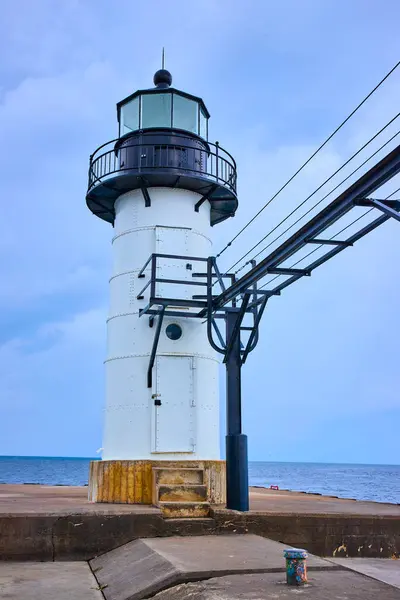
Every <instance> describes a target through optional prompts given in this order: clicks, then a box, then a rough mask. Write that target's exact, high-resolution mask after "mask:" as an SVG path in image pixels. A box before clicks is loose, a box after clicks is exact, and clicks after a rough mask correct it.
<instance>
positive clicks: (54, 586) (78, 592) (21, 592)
mask: <svg viewBox="0 0 400 600" xmlns="http://www.w3.org/2000/svg"><path fill="white" fill-rule="evenodd" d="M3 598H4V600H5V599H6V598H7V600H102V598H103V596H102V593H101V591H100V590H99V589H98V584H97V582H96V579H95V578H94V576H93V574H92V573H91V571H90V569H89V566H88V564H87V563H85V562H72V563H67V562H65V563H62V564H60V563H57V564H56V563H28V564H27V563H3V564H0V599H3Z"/></svg>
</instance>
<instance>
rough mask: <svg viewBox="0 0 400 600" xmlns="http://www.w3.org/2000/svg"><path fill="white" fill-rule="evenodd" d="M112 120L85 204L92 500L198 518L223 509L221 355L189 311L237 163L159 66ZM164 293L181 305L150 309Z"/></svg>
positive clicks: (199, 105) (230, 211)
mask: <svg viewBox="0 0 400 600" xmlns="http://www.w3.org/2000/svg"><path fill="white" fill-rule="evenodd" d="M117 117H118V127H119V131H118V138H117V139H115V140H112V141H111V142H107V143H105V144H102V145H101V146H100V147H99V148H98V149H97V150H96V152H94V154H93V155H92V156H91V157H90V167H89V182H88V191H87V196H86V202H87V206H88V208H89V209H90V210H91V212H92V213H93V214H94V215H96V216H97V217H99V218H101V219H103V220H104V221H107V222H108V223H110V224H111V225H112V228H110V231H111V232H112V239H111V251H112V272H111V276H110V281H109V293H110V304H109V314H108V318H107V355H106V358H105V371H106V393H105V396H106V400H105V411H104V432H103V454H102V460H100V461H93V462H92V463H91V468H90V477H89V499H90V500H92V501H94V502H117V503H119V502H121V503H138V504H156V505H159V506H160V507H161V508H162V510H163V512H164V515H165V516H167V517H168V516H175V515H185V516H203V515H206V514H207V510H208V506H209V505H210V504H223V503H224V502H225V462H224V461H222V460H221V454H220V414H219V413H220V409H219V360H220V359H219V358H218V355H217V353H216V352H215V350H214V349H213V348H212V346H211V345H210V344H209V341H208V338H207V324H206V323H205V322H204V319H195V318H188V317H190V316H192V315H193V311H195V310H196V307H198V306H201V305H202V303H204V301H203V300H202V298H204V297H205V295H206V292H207V290H206V289H205V287H204V286H206V283H205V278H204V276H205V270H206V264H207V262H206V261H207V259H208V257H209V256H212V237H213V227H214V226H215V225H217V224H218V223H221V222H223V221H224V220H226V219H227V218H230V217H232V216H234V214H235V211H236V209H237V205H238V201H237V195H236V164H235V161H234V159H233V158H232V156H231V155H230V154H229V153H228V152H227V151H225V150H223V149H222V147H221V146H220V145H219V143H218V142H217V143H215V144H214V143H211V142H210V141H209V140H208V123H209V117H210V114H209V112H208V110H207V107H206V105H205V103H204V102H203V100H202V99H201V98H199V97H197V96H193V95H191V94H188V93H187V92H183V91H181V90H178V89H176V88H174V87H172V76H171V74H170V73H169V72H168V71H167V70H165V69H164V68H163V69H161V70H159V71H157V73H156V74H155V75H154V87H152V88H150V89H145V90H138V91H136V92H134V93H133V94H131V95H130V96H128V97H127V98H125V99H124V100H122V101H121V102H119V103H118V104H117ZM149 257H150V258H149ZM202 261H203V262H202ZM208 287H209V286H208ZM171 289H174V292H173V298H181V299H183V300H171V298H170V299H169V300H168V301H165V302H164V301H163V305H162V306H160V305H158V306H157V310H155V311H154V314H152V310H151V309H150V308H149V302H150V301H154V296H157V297H160V298H161V297H164V298H165V296H166V295H170V296H171V294H170V290H171ZM152 298H153V300H152ZM160 302H161V301H160ZM146 307H147V310H146Z"/></svg>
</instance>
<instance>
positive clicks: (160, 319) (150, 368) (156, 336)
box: [147, 308, 164, 388]
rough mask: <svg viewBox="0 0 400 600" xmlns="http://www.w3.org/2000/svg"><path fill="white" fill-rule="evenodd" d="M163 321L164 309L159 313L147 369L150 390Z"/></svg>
mask: <svg viewBox="0 0 400 600" xmlns="http://www.w3.org/2000/svg"><path fill="white" fill-rule="evenodd" d="M163 320H164V308H162V309H161V311H160V313H159V316H158V321H157V327H156V331H155V333H154V340H153V347H152V349H151V354H150V360H149V366H148V369H147V387H148V388H151V387H152V385H153V367H154V361H155V359H156V352H157V346H158V340H159V339H160V333H161V327H162V324H163Z"/></svg>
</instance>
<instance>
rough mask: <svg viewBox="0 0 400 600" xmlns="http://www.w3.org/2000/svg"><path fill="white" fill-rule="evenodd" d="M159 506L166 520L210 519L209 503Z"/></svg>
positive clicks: (168, 503) (161, 503)
mask: <svg viewBox="0 0 400 600" xmlns="http://www.w3.org/2000/svg"><path fill="white" fill-rule="evenodd" d="M158 506H159V507H160V508H161V512H162V514H163V516H164V518H166V519H178V518H185V519H187V518H190V517H193V518H199V517H208V515H209V514H210V504H209V503H208V502H159V504H158Z"/></svg>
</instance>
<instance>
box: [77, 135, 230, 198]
mask: <svg viewBox="0 0 400 600" xmlns="http://www.w3.org/2000/svg"><path fill="white" fill-rule="evenodd" d="M163 137H164V136H158V137H157V141H147V140H146V136H142V137H140V136H135V137H132V138H125V139H124V138H120V139H115V140H111V141H110V142H107V143H105V144H103V145H102V146H100V147H99V148H98V149H97V150H96V151H95V152H94V154H92V156H91V157H90V166H89V182H88V191H90V190H91V189H92V188H93V187H94V186H96V185H97V184H99V183H102V182H103V181H106V180H107V179H108V178H110V177H112V176H115V175H116V174H118V173H121V174H123V173H126V174H128V173H135V174H141V173H143V174H145V173H150V172H157V171H158V172H160V171H161V172H163V171H169V172H171V171H172V172H174V171H175V172H177V173H182V174H185V175H188V176H193V177H197V178H198V177H200V178H205V179H209V180H210V182H211V183H215V184H217V185H221V186H224V187H227V188H229V189H230V190H231V191H232V192H233V193H234V194H235V195H236V179H237V174H236V163H235V160H234V158H233V157H232V156H231V155H230V154H229V152H227V151H226V150H224V149H223V148H221V146H220V145H219V143H218V142H217V143H215V144H213V143H211V142H205V141H202V140H200V139H197V138H190V137H188V136H184V135H180V134H177V133H174V134H173V139H174V142H175V140H178V143H173V144H172V143H168V142H167V140H170V139H171V136H169V135H168V136H167V135H166V136H165V141H166V143H164V140H163Z"/></svg>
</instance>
